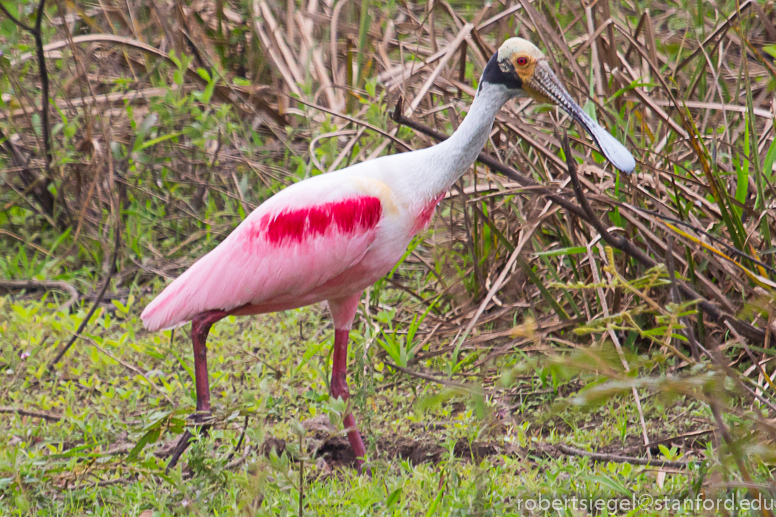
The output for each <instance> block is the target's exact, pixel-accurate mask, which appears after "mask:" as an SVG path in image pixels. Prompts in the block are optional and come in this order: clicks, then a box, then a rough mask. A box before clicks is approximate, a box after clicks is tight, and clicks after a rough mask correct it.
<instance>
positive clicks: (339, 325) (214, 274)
mask: <svg viewBox="0 0 776 517" xmlns="http://www.w3.org/2000/svg"><path fill="white" fill-rule="evenodd" d="M523 96H530V97H532V98H534V99H536V100H538V101H540V102H552V103H554V104H558V105H559V106H561V107H562V108H563V109H565V110H566V111H567V112H569V114H570V115H571V116H572V117H573V118H574V119H575V120H577V121H578V122H580V123H581V124H582V125H584V126H585V128H586V129H587V130H588V131H589V132H590V134H591V135H592V136H593V138H594V139H595V140H596V142H597V143H598V145H599V147H600V148H601V150H602V151H603V152H604V154H605V155H606V156H607V158H608V159H609V160H610V161H611V162H612V163H613V164H614V165H615V166H616V167H618V168H620V169H622V170H625V171H626V172H630V171H631V170H633V168H634V166H635V162H634V160H633V157H632V156H631V154H630V153H629V152H628V151H627V150H626V149H625V148H624V147H623V146H622V145H621V144H620V143H619V142H618V141H617V140H615V139H614V138H613V137H612V136H611V135H610V134H609V133H607V132H606V130H604V129H603V128H601V126H599V125H598V124H596V123H595V122H594V121H593V120H592V119H591V118H590V117H588V116H587V114H585V113H584V112H583V111H582V109H581V108H580V107H579V106H578V105H577V104H576V103H575V102H574V101H573V100H572V98H571V96H570V95H569V94H568V93H567V92H566V90H565V89H564V88H563V86H562V85H561V83H560V82H559V81H558V79H557V78H556V77H555V75H554V74H553V72H552V70H551V69H550V67H549V65H548V64H547V60H546V59H545V57H544V55H543V54H542V53H541V51H540V50H539V49H538V48H536V47H535V46H534V45H533V44H531V43H530V42H528V41H526V40H523V39H520V38H512V39H509V40H507V41H506V42H505V43H504V44H503V45H502V46H501V48H500V49H499V51H498V52H497V53H496V54H494V55H493V57H492V58H491V59H490V61H489V62H488V64H487V66H486V67H485V70H484V72H483V75H482V78H481V80H480V85H479V88H478V90H477V95H476V97H475V99H474V102H473V103H472V106H471V108H470V110H469V113H468V115H467V116H466V118H465V119H464V121H463V122H462V123H461V125H460V126H459V127H458V129H457V131H455V133H454V134H453V135H452V136H451V137H450V138H449V139H448V140H446V141H444V142H442V143H440V144H438V145H435V146H433V147H429V148H426V149H422V150H418V151H414V152H409V153H403V154H395V155H391V156H384V157H380V158H377V159H374V160H370V161H367V162H363V163H359V164H357V165H353V166H351V167H348V168H346V169H342V170H339V171H336V172H332V173H329V174H323V175H320V176H316V177H313V178H309V179H307V180H304V181H301V182H299V183H296V184H294V185H291V186H289V187H288V188H286V189H284V190H282V191H281V192H279V193H277V194H276V195H275V196H273V197H271V198H270V199H268V200H267V201H266V202H264V203H263V204H262V205H261V206H259V207H258V208H256V210H254V211H253V212H252V213H251V214H250V215H249V216H248V217H247V218H246V219H245V220H244V221H242V223H241V224H240V225H239V226H238V227H237V228H235V230H234V231H233V232H232V233H231V234H230V235H229V236H228V237H227V238H226V239H225V240H224V241H223V242H221V244H219V245H218V246H217V247H216V248H215V249H213V250H212V251H211V252H210V253H208V254H207V255H205V256H204V257H202V258H201V259H199V260H198V261H197V262H195V263H194V264H193V265H192V266H191V267H190V268H189V269H188V270H187V271H186V272H184V273H183V274H182V275H181V276H179V277H178V278H177V279H175V280H174V281H173V282H172V283H171V284H170V285H168V286H167V288H166V289H165V290H164V291H163V292H162V293H161V294H160V295H159V296H157V297H156V298H155V299H154V300H153V301H152V302H151V303H150V304H149V305H148V306H147V307H146V308H145V310H144V311H143V313H142V315H141V316H140V317H141V319H142V320H143V324H144V325H145V326H146V327H147V328H148V329H149V330H158V329H169V328H175V327H179V326H181V325H184V324H185V323H187V322H189V321H190V322H191V340H192V343H193V346H194V365H195V366H194V373H195V377H196V379H195V384H196V393H197V415H199V416H202V415H206V414H209V412H210V390H209V385H208V370H207V347H206V341H207V335H208V332H209V331H210V328H211V326H212V325H213V324H214V323H216V322H217V321H219V320H221V319H222V318H224V317H225V316H228V315H236V316H244V315H251V314H262V313H267V312H275V311H283V310H287V309H294V308H297V307H303V306H305V305H310V304H314V303H317V302H321V301H324V300H325V301H327V302H328V306H329V310H330V311H331V315H332V318H333V320H334V329H335V330H334V353H333V356H334V357H333V365H332V373H331V383H330V394H331V396H332V397H335V398H336V397H342V399H344V400H347V399H348V397H349V391H348V384H347V380H346V375H347V354H348V335H349V331H350V328H351V326H352V324H353V319H354V317H355V314H356V308H357V306H358V302H359V299H360V297H361V294H362V293H363V291H364V289H366V288H367V287H368V286H370V285H372V284H373V283H374V282H375V281H377V280H378V279H380V278H381V277H382V276H383V275H385V274H386V273H388V272H389V271H390V270H391V268H393V266H394V265H395V264H396V263H397V262H398V261H399V259H400V258H401V257H402V254H403V253H404V251H405V249H406V248H407V245H408V244H409V243H410V241H411V239H412V238H413V237H414V236H415V235H416V234H417V233H418V232H420V231H421V230H423V229H424V228H426V226H427V225H428V223H429V221H430V219H431V217H432V216H433V214H434V210H435V207H436V205H437V203H439V200H440V199H441V198H442V197H443V196H444V194H445V192H446V191H447V189H448V188H449V187H450V186H451V185H452V184H453V183H454V182H455V181H456V180H458V178H460V177H461V176H462V175H463V173H464V172H466V170H467V169H468V168H469V167H470V166H471V164H472V163H473V162H474V160H475V159H476V158H477V155H478V154H479V152H480V150H481V149H482V147H483V145H484V144H485V142H486V140H487V138H488V134H489V133H490V130H491V127H492V126H493V121H494V119H495V117H496V113H497V112H498V111H499V110H500V109H501V107H502V106H503V105H504V103H506V102H507V101H508V100H509V99H511V98H514V97H523ZM198 421H199V422H200V423H201V422H202V420H201V419H200V420H198ZM344 425H345V426H346V429H347V436H348V440H349V441H350V444H351V446H352V447H353V450H354V452H355V455H356V457H357V458H358V459H357V463H358V468H359V471H361V468H362V464H363V462H364V460H365V458H366V448H365V447H364V442H363V440H362V439H361V435H360V433H359V431H358V429H357V428H356V422H355V419H354V417H353V414H352V413H349V414H348V415H347V416H346V418H345V419H344ZM203 427H204V428H206V425H205V426H203ZM190 436H191V435H190V434H188V433H187V434H184V436H183V437H182V438H181V441H180V442H179V444H178V447H177V448H176V452H175V454H174V455H173V457H172V459H171V460H170V464H169V465H170V466H172V465H174V464H175V462H176V461H177V460H178V458H179V457H180V455H181V454H182V453H183V451H184V450H185V448H186V447H187V446H188V443H189V438H190Z"/></svg>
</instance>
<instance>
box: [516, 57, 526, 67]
mask: <svg viewBox="0 0 776 517" xmlns="http://www.w3.org/2000/svg"><path fill="white" fill-rule="evenodd" d="M517 64H518V65H520V66H525V65H527V64H528V58H527V57H519V58H517Z"/></svg>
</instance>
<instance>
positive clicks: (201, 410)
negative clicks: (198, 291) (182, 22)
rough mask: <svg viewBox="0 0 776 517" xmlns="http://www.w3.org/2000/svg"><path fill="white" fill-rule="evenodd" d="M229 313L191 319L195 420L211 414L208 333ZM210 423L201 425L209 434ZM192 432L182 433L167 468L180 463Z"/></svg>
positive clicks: (199, 421)
mask: <svg viewBox="0 0 776 517" xmlns="http://www.w3.org/2000/svg"><path fill="white" fill-rule="evenodd" d="M228 314H229V313H227V312H225V311H207V312H203V313H202V314H198V315H196V316H194V319H192V320H191V342H192V344H193V346H194V384H195V386H196V389H197V413H196V415H195V416H194V421H195V422H197V423H201V422H203V421H204V420H206V419H207V416H208V415H209V414H210V383H209V382H208V372H207V335H208V333H209V332H210V327H212V326H213V324H214V323H215V322H217V321H219V320H220V319H222V318H223V317H224V316H227V315H228ZM209 428H210V425H209V424H207V423H205V424H204V425H202V427H201V432H202V433H205V434H207V431H208V429H209ZM191 437H192V434H191V433H190V432H189V431H186V432H184V433H183V435H181V438H180V440H178V444H177V445H176V446H175V449H173V453H172V457H171V458H170V462H169V463H168V464H167V470H168V471H169V470H170V469H171V468H173V467H174V466H175V464H176V463H178V460H179V459H180V457H181V455H182V454H183V452H184V451H185V450H186V449H187V448H188V447H189V444H190V443H191V442H190V440H191Z"/></svg>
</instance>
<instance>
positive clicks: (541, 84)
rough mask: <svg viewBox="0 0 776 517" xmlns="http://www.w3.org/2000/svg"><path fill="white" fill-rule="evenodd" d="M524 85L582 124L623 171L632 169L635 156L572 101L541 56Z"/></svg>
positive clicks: (634, 163)
mask: <svg viewBox="0 0 776 517" xmlns="http://www.w3.org/2000/svg"><path fill="white" fill-rule="evenodd" d="M525 86H528V87H529V88H530V89H531V90H534V92H531V93H536V94H539V95H538V96H540V97H544V99H542V100H549V101H550V102H552V103H554V104H557V105H558V106H560V107H561V108H563V110H564V111H565V112H566V113H568V114H569V115H570V116H571V118H573V119H574V120H576V121H577V122H579V123H580V124H582V126H584V128H585V129H586V130H587V132H588V133H590V136H592V137H593V140H595V142H596V143H597V144H598V148H599V149H601V152H603V153H604V156H606V158H607V159H608V160H609V161H610V162H611V163H612V165H614V166H615V167H617V168H618V169H620V170H621V171H623V172H625V173H628V174H630V173H631V172H633V169H634V168H635V167H636V160H634V159H633V155H631V153H630V152H629V151H628V150H627V149H626V148H625V146H623V145H622V144H621V143H620V142H619V141H618V140H617V139H616V138H614V137H613V136H612V135H610V134H609V132H608V131H607V130H605V129H604V128H602V127H601V126H599V125H598V123H597V122H596V121H595V120H593V119H592V118H590V116H588V114H587V113H585V112H584V111H582V108H580V107H579V104H577V103H576V102H574V99H572V98H571V95H569V93H568V92H567V91H566V89H565V88H563V86H562V85H561V84H560V81H559V80H558V78H557V77H555V74H554V73H553V72H552V69H551V68H550V65H549V64H547V61H544V60H542V61H539V62H538V63H537V64H536V67H535V68H534V73H533V77H532V79H531V82H530V85H524V86H523V88H524V89H525Z"/></svg>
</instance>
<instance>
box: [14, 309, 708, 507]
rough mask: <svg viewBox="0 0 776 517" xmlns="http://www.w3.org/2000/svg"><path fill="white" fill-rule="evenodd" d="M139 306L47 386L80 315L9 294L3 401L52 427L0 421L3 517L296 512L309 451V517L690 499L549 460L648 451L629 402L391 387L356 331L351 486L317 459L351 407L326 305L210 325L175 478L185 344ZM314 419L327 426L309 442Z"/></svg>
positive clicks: (688, 409)
mask: <svg viewBox="0 0 776 517" xmlns="http://www.w3.org/2000/svg"><path fill="white" fill-rule="evenodd" d="M144 301H145V299H143V298H139V299H135V300H132V301H130V302H129V303H127V302H126V301H125V302H124V303H122V302H116V303H115V305H114V307H106V308H105V309H101V310H99V311H98V313H97V314H96V315H95V317H94V319H93V320H92V324H91V326H90V327H89V330H88V331H87V332H86V333H85V334H84V339H81V340H80V341H79V342H78V344H77V345H76V346H75V347H74V349H73V350H72V352H71V353H69V354H68V355H67V356H66V358H65V360H63V362H62V363H61V364H60V366H59V368H58V369H57V370H56V372H55V373H54V375H49V374H48V371H47V368H46V365H47V362H48V360H50V358H51V355H52V353H53V351H54V349H55V346H54V345H55V344H56V343H59V342H61V341H62V340H65V339H67V337H69V335H70V333H72V332H73V331H74V328H75V327H76V326H77V325H78V324H79V323H80V319H81V318H82V317H83V316H84V313H83V311H79V312H77V313H74V314H72V315H68V314H64V313H61V312H57V311H56V304H55V303H51V302H50V301H48V300H44V301H42V302H34V301H31V300H22V301H17V302H14V301H13V300H11V299H10V298H8V297H4V298H0V314H2V318H1V319H0V328H2V330H3V340H2V361H3V370H4V371H3V372H2V375H3V377H4V379H3V381H4V382H3V386H4V388H3V390H2V393H0V395H2V397H1V398H0V405H2V406H12V407H15V408H26V409H30V410H33V411H40V412H44V413H47V414H50V415H56V416H58V417H59V421H57V422H47V421H45V420H41V419H37V418H33V417H29V416H22V415H18V414H4V415H3V417H2V419H3V422H4V423H3V425H2V426H0V443H2V444H3V445H2V447H0V472H4V473H6V474H12V475H11V476H9V477H5V475H4V477H3V478H2V479H0V489H1V490H2V497H0V508H2V509H3V514H4V515H5V514H7V515H27V514H29V513H33V514H36V515H83V514H87V513H88V514H91V515H119V514H120V515H140V514H141V513H142V512H144V511H146V510H151V511H153V513H152V514H149V515H178V514H192V515H239V514H246V515H297V511H298V494H299V492H298V490H299V469H300V463H299V462H298V461H294V460H296V459H298V458H299V456H300V455H299V445H298V444H299V443H300V441H301V442H302V443H303V444H304V450H305V452H303V454H302V456H303V457H304V458H305V461H304V474H303V477H304V482H303V494H304V497H303V501H304V502H303V511H304V514H305V515H332V516H334V515H337V516H340V515H364V514H370V515H374V514H376V515H513V514H514V515H518V514H520V512H518V511H517V508H516V506H515V505H516V504H517V503H516V501H518V500H521V499H525V500H528V499H530V498H532V497H537V496H538V494H542V496H543V497H546V498H549V497H564V496H566V497H571V496H572V495H576V496H577V497H579V498H584V499H593V500H595V499H601V500H607V499H608V498H619V499H622V498H627V497H630V494H635V495H636V496H637V497H638V496H640V495H643V494H651V495H654V496H657V495H666V496H668V497H681V496H684V495H686V494H687V489H688V486H691V485H692V482H693V480H695V479H696V478H697V477H698V476H699V472H700V471H699V470H698V467H696V468H693V469H691V471H690V472H689V473H678V472H677V473H671V474H669V475H668V476H667V477H666V481H665V484H664V486H663V487H662V488H661V489H659V490H657V491H656V489H655V477H656V475H657V469H655V468H648V467H639V466H632V465H629V464H617V463H608V462H593V461H590V460H589V459H588V458H578V457H573V456H562V455H561V456H557V457H556V452H555V451H554V450H553V449H552V446H553V445H556V444H558V443H565V444H570V445H573V446H575V447H578V448H583V449H594V450H607V449H613V450H617V449H619V448H621V447H623V446H625V445H628V444H630V445H633V443H638V440H637V438H636V437H637V436H638V434H639V431H638V429H639V423H638V421H637V420H635V419H634V415H635V414H636V413H635V411H634V408H633V407H632V399H630V400H629V398H628V397H627V396H626V397H622V398H619V397H618V398H615V399H613V400H610V401H609V402H608V403H606V404H605V405H604V406H602V407H599V408H597V409H592V410H582V409H580V408H579V407H577V406H576V405H573V404H569V403H567V404H566V405H565V406H566V407H560V408H559V407H558V406H559V405H560V406H563V404H561V401H562V400H569V399H567V398H565V397H563V396H562V395H560V393H563V392H564V391H566V390H565V389H564V387H563V386H560V389H559V391H558V392H557V393H554V392H553V391H554V390H552V389H551V385H552V381H551V380H549V381H548V384H545V385H542V384H541V383H540V382H538V383H537V381H538V380H534V381H528V384H527V385H525V384H524V383H521V386H520V388H521V391H523V392H524V393H523V395H522V397H517V396H515V395H511V396H510V395H509V392H504V391H502V392H500V393H497V392H492V393H491V394H489V395H488V396H487V397H486V399H485V400H484V401H480V400H478V398H477V397H476V396H471V395H468V394H466V392H465V391H464V392H461V391H460V390H456V391H455V392H451V391H450V390H447V389H445V388H444V387H440V386H439V385H437V384H433V383H427V382H418V381H417V380H415V379H412V378H407V377H405V376H401V375H392V374H389V373H388V369H387V367H385V365H384V364H383V363H382V362H381V361H380V360H379V359H373V362H372V363H371V364H370V365H368V367H367V369H366V371H367V373H366V374H364V373H363V369H362V368H361V366H362V364H363V361H362V360H360V359H359V358H360V357H362V355H363V352H364V348H363V347H364V338H363V336H362V335H361V332H360V330H354V331H353V332H352V336H353V338H354V344H353V346H352V347H351V356H350V363H351V365H353V366H358V368H352V370H351V372H352V373H351V377H350V379H351V386H352V392H353V395H354V397H353V399H352V400H353V406H354V409H355V411H356V415H357V417H358V420H359V422H360V424H361V426H362V429H363V430H364V431H365V436H366V442H367V445H368V449H369V454H370V459H372V465H373V472H374V476H373V477H372V478H371V479H370V478H368V477H366V476H358V475H357V474H356V472H355V470H354V469H353V468H352V465H349V464H343V463H341V462H337V461H336V460H332V458H330V457H326V456H325V455H321V456H319V457H318V458H316V457H315V452H314V451H315V449H316V448H318V447H321V446H322V445H323V444H329V447H333V446H338V447H340V449H341V448H342V447H343V444H346V442H345V441H344V440H343V439H342V437H341V436H338V435H339V434H340V433H338V432H337V431H336V430H335V429H333V428H332V429H331V430H329V431H326V430H325V426H322V425H321V422H324V423H325V422H327V421H328V417H327V416H326V415H330V414H334V415H335V416H334V418H333V419H332V421H334V422H337V420H338V418H337V417H336V414H337V412H338V411H339V412H341V411H342V409H343V407H342V406H341V405H338V404H337V403H336V402H329V401H328V397H327V395H326V394H327V382H326V378H327V370H328V366H327V357H328V354H329V353H330V349H331V345H332V336H331V332H330V331H324V332H322V333H320V332H318V331H319V330H320V326H321V324H322V323H326V321H327V319H326V314H325V311H324V310H323V309H322V308H320V307H311V308H307V309H300V310H295V311H289V312H287V313H282V314H279V315H268V316H261V317H256V318H251V319H240V320H236V321H235V319H234V318H229V319H227V320H224V321H223V322H221V323H218V324H217V325H216V326H215V327H214V329H213V331H212V332H211V337H210V340H209V365H210V378H211V390H212V393H213V404H214V409H215V415H216V420H217V424H216V426H215V429H214V430H213V431H212V432H211V433H210V436H209V437H208V438H206V439H203V440H202V441H201V442H199V443H197V444H196V445H194V446H193V447H192V448H191V449H190V450H189V451H187V453H186V456H184V460H185V461H184V462H183V463H182V466H179V467H178V469H176V470H175V471H173V472H171V473H170V474H169V475H165V474H164V467H165V461H164V460H163V459H161V458H158V457H156V456H155V454H154V453H155V452H157V451H159V450H160V448H164V447H165V446H169V444H170V443H171V442H174V440H175V439H176V436H177V433H178V432H179V431H180V429H181V426H182V425H183V420H182V419H183V418H185V416H186V415H187V414H188V413H189V412H191V411H192V410H193V407H194V402H195V400H194V394H193V381H192V378H191V368H192V361H193V359H192V356H191V352H190V350H189V341H188V338H187V337H184V336H182V335H181V332H180V331H179V332H176V336H175V345H174V346H173V347H171V346H170V345H171V332H169V331H167V332H163V333H155V334H149V333H147V332H145V331H143V330H141V325H140V323H139V321H138V318H137V314H138V310H139V308H140V307H142V305H143V302H144ZM300 333H301V335H302V336H303V337H300ZM316 333H318V335H317V336H316ZM372 351H373V352H374V349H372ZM576 381H578V378H577V377H576V376H575V377H574V380H573V382H576ZM151 383H152V384H153V385H154V386H151ZM564 384H565V383H564ZM472 386H474V384H473V385H472ZM526 388H527V389H526ZM531 388H533V389H531ZM548 388H549V389H548ZM533 392H540V394H538V395H536V394H534V393H533ZM521 398H522V399H523V400H520V399H521ZM572 398H573V397H572ZM506 400H508V401H509V404H514V406H515V407H514V408H513V409H512V410H511V411H509V412H507V414H506V415H504V414H501V413H500V412H499V410H500V409H501V407H500V406H501V405H503V404H504V403H505V401H506ZM170 401H172V402H173V403H174V404H171V403H170ZM553 408H554V409H553ZM502 413H503V411H502ZM644 413H645V418H647V421H648V425H649V427H650V429H651V430H652V431H655V432H660V433H662V434H667V435H671V434H677V435H678V434H681V433H682V432H683V431H687V430H691V429H695V428H696V427H697V426H698V425H699V423H701V422H704V421H705V420H706V419H707V418H708V411H707V410H705V409H704V408H703V407H702V406H700V405H698V404H694V403H690V404H685V403H682V401H681V400H675V401H672V402H668V403H664V402H662V401H660V400H658V398H656V397H651V398H649V399H648V400H646V401H645V402H644ZM478 415H479V416H478ZM245 416H248V417H249V419H248V427H247V430H246V432H245V439H244V441H243V443H242V445H241V449H240V450H238V451H237V452H236V454H235V457H236V458H241V457H243V456H242V455H243V454H244V453H245V452H246V451H247V455H245V456H244V461H242V462H241V463H240V464H239V465H237V466H232V467H229V468H227V466H226V465H227V463H228V461H229V460H228V458H229V456H230V453H232V452H233V451H234V448H235V446H236V444H237V441H238V439H239V437H240V435H241V432H242V429H243V424H244V417H245ZM321 416H323V417H324V418H323V420H322V419H321ZM313 419H315V420H313ZM306 421H313V422H315V423H317V425H316V426H313V429H307V430H305V428H304V426H305V422H306ZM300 423H301V424H302V426H301V427H300V425H299V424H300ZM308 427H309V426H308ZM322 428H323V429H324V430H321V429H322ZM300 430H302V432H301V433H300ZM149 434H151V435H152V436H151V439H150V441H149V443H147V445H145V447H143V446H142V443H143V442H144V437H148V435H149ZM270 438H272V439H275V440H277V439H280V440H284V441H285V442H286V443H287V444H288V446H287V450H286V452H285V453H284V454H283V455H281V457H280V458H278V457H277V456H276V455H272V454H269V455H267V454H265V453H266V452H267V451H266V447H265V448H264V449H262V447H261V445H262V444H264V443H265V442H267V441H268V440H269V439H270ZM146 439H147V438H146ZM270 443H272V442H270ZM138 444H141V445H140V446H138ZM402 444H403V445H404V448H405V454H406V450H407V448H408V447H409V448H410V449H411V448H412V447H417V446H419V445H420V444H422V445H425V446H427V447H428V450H429V451H431V452H433V454H432V455H431V458H433V460H434V461H433V462H429V463H420V464H417V465H414V464H413V463H412V462H411V461H410V459H409V458H402V456H401V454H399V453H398V449H399V447H398V446H399V445H402ZM408 444H409V445H408ZM465 444H474V449H475V450H478V446H480V445H481V444H487V445H488V446H490V447H492V450H491V451H490V454H488V455H487V456H485V457H484V458H477V460H478V461H471V460H470V459H468V458H466V457H465V456H466V454H462V451H464V450H466V448H465V447H464V445H465ZM345 448H346V445H345ZM420 457H423V456H422V455H421V456H420ZM232 459H233V458H232ZM416 459H417V458H416ZM332 467H333V468H332ZM580 474H581V475H580ZM190 476H191V478H190V479H184V478H189V477H190ZM600 504H603V503H600Z"/></svg>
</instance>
